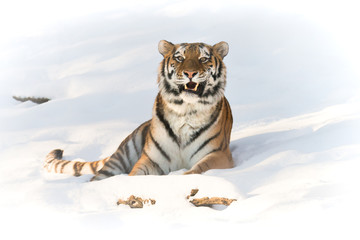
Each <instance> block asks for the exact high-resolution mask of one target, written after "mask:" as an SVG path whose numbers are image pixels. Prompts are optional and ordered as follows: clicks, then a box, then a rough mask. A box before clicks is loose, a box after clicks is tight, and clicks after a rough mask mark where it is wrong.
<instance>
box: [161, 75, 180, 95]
mask: <svg viewBox="0 0 360 240" xmlns="http://www.w3.org/2000/svg"><path fill="white" fill-rule="evenodd" d="M163 82H164V89H165V92H167V93H171V94H174V95H175V96H179V94H180V91H179V89H177V88H172V87H171V85H170V83H169V82H168V81H167V79H166V78H164V80H163Z"/></svg>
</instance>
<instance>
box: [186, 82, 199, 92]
mask: <svg viewBox="0 0 360 240" xmlns="http://www.w3.org/2000/svg"><path fill="white" fill-rule="evenodd" d="M198 86H199V83H196V85H195V87H194V88H189V87H188V86H186V84H185V85H184V87H185V90H188V89H189V90H191V91H194V92H196V91H197V89H198Z"/></svg>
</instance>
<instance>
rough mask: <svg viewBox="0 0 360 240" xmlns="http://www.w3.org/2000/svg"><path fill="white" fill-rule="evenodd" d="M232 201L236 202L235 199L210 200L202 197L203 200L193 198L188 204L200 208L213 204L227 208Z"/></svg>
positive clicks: (214, 198)
mask: <svg viewBox="0 0 360 240" xmlns="http://www.w3.org/2000/svg"><path fill="white" fill-rule="evenodd" d="M233 201H236V199H229V198H224V197H212V198H208V197H204V198H194V199H192V200H190V202H191V203H192V204H194V205H195V206H196V207H200V206H207V207H210V206H211V205H214V204H221V205H225V206H229V205H230V204H231V203H232V202H233Z"/></svg>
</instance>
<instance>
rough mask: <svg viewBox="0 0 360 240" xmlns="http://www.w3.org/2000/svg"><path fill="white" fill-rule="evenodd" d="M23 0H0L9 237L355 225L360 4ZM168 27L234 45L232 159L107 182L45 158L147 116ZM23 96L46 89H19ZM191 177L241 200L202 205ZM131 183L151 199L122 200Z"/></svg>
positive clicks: (174, 33)
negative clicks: (223, 166)
mask: <svg viewBox="0 0 360 240" xmlns="http://www.w3.org/2000/svg"><path fill="white" fill-rule="evenodd" d="M18 2H19V1H13V3H9V4H8V5H7V6H3V7H1V8H0V9H1V10H0V11H1V12H0V13H1V14H0V15H1V19H0V20H1V21H0V22H1V23H0V24H1V25H0V26H4V28H3V31H4V36H6V37H4V38H2V39H1V41H0V50H1V51H2V54H1V55H0V85H1V89H0V159H1V160H0V161H1V168H0V176H1V177H0V192H1V198H0V223H1V225H0V226H1V229H2V234H3V235H4V236H6V235H9V236H10V235H11V237H10V239H22V238H25V237H29V236H31V237H34V238H35V237H36V238H37V239H46V238H50V237H51V238H52V239H65V238H71V239H73V238H75V237H82V238H84V239H95V238H104V239H105V238H106V237H112V238H115V237H117V236H119V237H120V236H125V237H132V238H135V239H138V238H140V237H147V238H149V237H155V236H156V237H157V238H160V239H163V238H173V239H180V238H195V237H202V238H207V239H215V238H220V237H221V238H226V237H233V236H236V237H237V238H247V239H264V238H269V237H271V238H277V239H290V238H291V239H304V238H306V239H358V238H359V237H360V234H359V230H358V226H357V225H358V224H357V223H358V216H359V214H360V211H359V210H360V209H359V207H358V203H359V200H360V192H359V190H358V189H359V187H358V183H359V182H360V175H359V174H358V171H359V169H360V162H359V157H360V94H359V93H360V91H359V90H360V81H359V78H360V72H359V68H358V66H359V64H360V63H359V58H358V56H359V54H360V51H359V47H358V44H357V43H358V42H359V41H360V34H359V30H358V27H357V23H358V22H359V20H360V19H359V16H358V14H357V12H356V11H355V9H356V3H355V2H352V1H341V3H337V2H335V1H334V2H332V1H325V2H323V1H299V2H298V1H291V2H292V4H290V2H289V1H280V0H279V1H271V4H270V1H221V2H222V3H219V2H215V1H206V2H205V1H165V0H163V1H161V0H159V1H155V2H154V1H101V3H96V1H78V2H76V1H75V2H76V3H74V2H73V1H61V2H60V1H59V2H56V4H54V5H51V6H50V5H49V4H48V3H47V1H40V0H38V1H32V2H31V3H32V4H29V2H26V1H24V2H21V3H24V4H25V5H23V6H24V8H21V9H20V7H19V5H18V4H19V3H18ZM52 2H53V1H52ZM150 2H151V3H150ZM41 4H45V5H43V6H44V7H43V8H41V10H39V11H38V12H35V11H36V9H39V5H41ZM52 4H53V3H52ZM184 4H187V5H186V6H185V5H184ZM189 5H191V8H189V7H188V6H189ZM23 9H27V10H28V11H24V10H23ZM10 12H11V13H12V14H9V13H10ZM66 13H68V14H66ZM334 14H335V15H336V16H337V17H336V18H334V17H333V16H334ZM5 23H9V24H5ZM161 39H166V40H169V41H172V42H196V41H203V42H206V43H210V44H215V43H217V42H219V41H227V42H228V43H229V45H230V52H229V55H228V56H227V57H226V58H225V64H226V65H227V68H228V85H227V89H226V96H227V98H228V100H229V102H230V104H231V106H232V110H233V115H234V127H233V132H232V141H231V150H232V152H233V156H234V159H235V163H236V166H235V167H234V168H233V169H227V170H211V171H208V172H206V173H204V174H201V175H190V176H184V175H182V173H183V172H184V171H185V170H184V169H183V170H179V171H177V172H174V173H171V174H170V175H168V176H142V177H128V176H125V175H120V176H115V177H112V178H108V179H105V180H102V181H98V182H89V181H88V180H89V179H90V178H91V176H81V177H78V178H76V177H72V176H67V175H55V174H49V173H45V172H43V170H42V163H43V161H44V158H45V156H46V154H47V153H48V152H49V151H50V150H52V149H54V148H62V149H64V150H65V158H67V159H78V160H82V161H83V160H86V161H93V160H98V159H100V158H103V157H106V156H108V155H109V154H111V153H112V152H113V151H114V150H115V149H116V148H117V146H118V145H119V143H120V142H121V140H122V139H123V138H125V137H126V136H127V134H129V133H130V132H131V131H132V130H133V129H134V128H135V127H136V126H138V125H139V124H140V123H142V122H144V121H146V120H148V119H149V118H150V117H151V108H152V104H153V101H154V98H155V96H156V93H157V86H156V71H157V67H158V63H159V62H160V61H161V55H160V54H159V53H158V51H157V43H158V41H159V40H161ZM139 69H140V70H139ZM13 95H16V96H39V97H48V98H51V99H52V100H51V101H50V102H47V103H45V104H42V105H36V104H33V103H30V102H25V103H19V102H16V101H15V100H13V99H12V96H13ZM193 188H198V189H200V191H199V193H198V195H197V197H203V196H208V197H211V196H222V197H228V198H236V199H237V201H236V202H233V203H232V204H231V205H230V206H229V207H226V208H220V207H218V208H215V209H212V208H207V207H200V208H197V207H194V206H192V204H191V203H189V202H188V200H187V199H186V196H187V195H188V194H189V193H190V190H191V189H193ZM130 195H136V196H139V197H142V198H152V199H155V200H156V204H155V205H152V206H145V207H144V208H143V209H130V208H129V207H128V206H122V205H120V206H117V205H116V202H117V200H118V199H119V198H122V199H126V198H127V197H129V196H130Z"/></svg>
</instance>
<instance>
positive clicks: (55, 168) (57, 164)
mask: <svg viewBox="0 0 360 240" xmlns="http://www.w3.org/2000/svg"><path fill="white" fill-rule="evenodd" d="M63 161H65V160H57V162H56V163H55V165H54V170H55V172H56V173H57V167H58V166H59V164H60V163H63Z"/></svg>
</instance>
